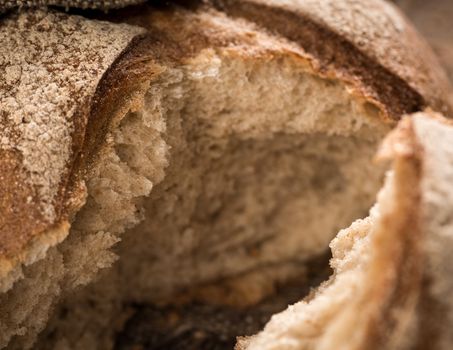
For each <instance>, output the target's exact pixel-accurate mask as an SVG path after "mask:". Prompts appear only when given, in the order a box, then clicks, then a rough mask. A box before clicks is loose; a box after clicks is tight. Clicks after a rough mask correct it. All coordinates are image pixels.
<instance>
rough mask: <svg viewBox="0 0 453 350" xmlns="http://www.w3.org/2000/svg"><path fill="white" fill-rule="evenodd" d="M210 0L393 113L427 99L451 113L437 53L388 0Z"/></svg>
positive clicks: (409, 109)
mask: <svg viewBox="0 0 453 350" xmlns="http://www.w3.org/2000/svg"><path fill="white" fill-rule="evenodd" d="M212 2H213V3H214V5H215V6H216V7H217V8H219V9H222V10H223V11H225V12H226V13H228V14H229V15H231V16H236V17H243V18H246V19H247V20H249V21H252V22H255V23H257V24H258V25H259V26H262V27H265V28H266V29H267V30H268V31H270V32H273V33H276V34H278V35H281V36H284V37H286V38H288V39H290V40H292V41H295V42H297V43H299V44H300V45H301V46H303V47H304V49H305V50H306V51H307V52H308V53H309V54H310V55H311V56H312V59H313V61H314V63H315V64H316V65H318V66H319V67H320V69H322V70H323V71H325V72H326V73H329V74H330V73H332V72H334V74H336V75H341V76H342V77H343V78H344V79H346V80H349V81H350V82H351V85H352V86H353V88H354V89H355V90H357V91H358V92H360V93H362V94H365V95H366V96H367V97H368V98H370V99H371V100H374V103H375V104H377V105H379V107H380V108H382V109H384V110H385V111H386V112H387V113H388V115H389V116H390V117H391V118H393V119H398V118H399V116H400V115H401V114H403V113H408V112H414V111H417V110H420V109H421V108H422V107H423V106H426V105H429V106H432V107H433V108H435V109H437V110H439V111H442V112H444V113H446V114H447V115H452V112H453V102H452V100H451V96H449V92H450V91H451V90H450V86H449V82H448V79H447V78H446V75H445V73H444V72H443V70H442V69H441V68H440V65H439V63H438V61H437V59H436V57H435V56H434V54H433V53H432V51H431V49H430V48H429V46H428V45H427V44H426V42H425V41H424V40H423V39H422V38H420V36H419V35H418V34H417V33H416V31H415V30H414V28H413V27H412V25H411V24H410V23H408V21H407V20H406V18H405V16H404V15H403V14H402V13H401V12H400V11H399V10H398V9H397V8H396V7H395V6H394V5H392V4H390V3H387V2H386V1H379V0H341V1H337V0H325V1H317V0H245V1H243V0H212ZM402 101H404V102H402Z"/></svg>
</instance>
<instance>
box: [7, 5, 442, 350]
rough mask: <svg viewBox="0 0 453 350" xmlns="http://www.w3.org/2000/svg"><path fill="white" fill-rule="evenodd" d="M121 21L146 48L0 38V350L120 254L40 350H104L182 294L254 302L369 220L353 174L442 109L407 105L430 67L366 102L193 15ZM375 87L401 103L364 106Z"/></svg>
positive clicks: (83, 30)
mask: <svg viewBox="0 0 453 350" xmlns="http://www.w3.org/2000/svg"><path fill="white" fill-rule="evenodd" d="M376 4H377V5H376V6H377V7H378V6H379V5H378V4H381V3H380V2H376ZM381 6H382V11H380V12H378V13H380V14H381V15H382V16H383V18H387V17H386V16H388V11H387V10H386V9H387V7H386V6H387V5H384V4H382V5H381ZM376 11H378V10H377V9H376ZM296 12H297V11H294V13H296ZM128 13H129V12H128ZM291 13H292V12H290V13H287V14H286V15H287V16H288V18H290V17H291V16H292V14H291ZM286 15H285V16H286ZM394 15H395V14H394V13H393V12H392V16H394ZM341 16H346V15H345V14H342V13H341V12H339V17H338V18H342V17H341ZM344 18H348V17H347V16H346V17H344ZM122 20H123V21H125V22H129V23H130V24H135V25H139V26H142V27H144V28H145V29H146V34H145V35H144V36H142V37H137V35H139V34H140V33H141V31H140V30H138V29H137V28H136V27H133V26H127V25H121V24H118V25H115V24H111V23H104V22H96V21H93V20H87V19H83V18H80V17H72V16H67V15H63V14H59V13H56V12H52V11H51V12H49V13H46V12H42V11H39V12H24V13H23V14H21V15H16V14H13V15H11V16H10V17H9V18H7V19H5V20H3V21H2V23H1V25H0V37H1V38H2V42H6V43H7V44H6V47H8V48H11V49H8V50H2V51H1V61H0V62H1V64H0V66H1V67H4V69H5V72H7V75H6V77H7V79H6V80H5V81H6V82H7V84H8V85H2V88H1V90H0V105H1V106H2V111H1V112H2V118H3V119H2V120H1V136H2V138H1V142H2V143H1V147H2V151H1V152H2V153H1V157H0V167H1V168H2V172H1V174H2V175H1V176H3V178H2V186H1V191H2V196H1V197H0V198H2V202H1V205H2V206H1V213H2V215H1V216H0V220H2V222H1V224H0V228H1V234H0V239H1V241H0V242H1V243H0V246H1V247H2V249H1V254H2V259H3V260H2V261H3V262H2V271H1V272H2V275H1V279H0V280H1V281H2V288H3V291H4V293H3V295H1V297H0V298H1V300H0V315H1V317H0V327H1V332H0V346H5V345H6V344H9V346H10V347H11V348H26V347H29V346H31V344H32V343H33V341H34V339H35V336H36V334H37V333H38V332H39V331H40V330H41V329H42V328H43V327H44V324H45V322H46V319H47V317H48V315H49V312H50V310H51V309H52V306H53V305H54V304H55V302H56V301H57V300H58V296H59V295H60V294H61V293H62V292H63V294H67V293H68V292H69V291H71V290H73V289H74V288H75V287H77V286H80V285H84V284H86V283H88V282H90V281H91V280H92V279H93V277H94V276H95V275H96V274H97V273H98V270H99V269H101V268H105V267H108V266H110V265H111V264H112V262H113V260H114V254H113V253H112V250H111V247H112V246H113V245H114V244H115V243H116V242H117V241H118V240H119V237H120V235H121V237H122V242H121V243H120V244H118V246H117V247H116V248H115V250H116V253H117V254H118V255H119V256H120V261H119V263H118V264H116V265H115V266H114V268H113V269H112V270H111V272H110V273H109V274H107V275H106V276H104V278H103V279H102V280H101V281H100V282H99V283H98V284H96V285H94V286H93V287H92V288H89V289H86V290H84V291H82V292H81V293H79V294H78V295H74V294H71V295H69V294H68V295H69V296H68V297H67V299H66V300H65V301H64V303H63V304H62V305H63V306H61V308H60V310H67V309H68V308H69V310H70V311H71V312H69V313H67V315H66V317H65V318H64V319H61V318H59V315H60V314H58V313H57V314H55V316H54V318H53V321H52V324H51V325H50V326H49V328H48V333H46V334H47V335H48V336H49V337H47V338H46V335H45V336H44V337H43V343H42V344H45V346H47V347H48V346H50V344H54V345H56V346H59V347H62V348H77V347H78V348H84V349H88V348H90V347H91V348H99V347H101V348H107V347H108V346H110V345H111V344H110V343H109V341H111V340H109V338H108V336H109V335H110V333H109V332H113V326H112V320H113V319H112V318H109V317H110V316H112V315H114V314H115V313H116V312H118V308H120V307H121V301H122V300H126V301H132V302H156V301H167V302H168V301H169V300H172V299H173V296H174V295H175V294H178V293H181V292H182V291H184V290H187V289H190V290H192V289H193V290H195V294H201V295H203V297H205V296H206V295H207V297H209V298H211V299H215V300H216V301H217V302H230V303H236V304H237V303H238V301H240V302H241V303H246V304H247V303H251V302H254V301H256V300H259V299H260V298H261V297H262V296H263V295H265V294H266V293H269V291H272V289H273V285H274V284H275V283H277V282H279V281H281V280H285V279H287V278H290V277H291V276H295V275H299V274H300V273H301V271H303V269H304V266H305V263H306V261H308V260H310V259H311V258H313V257H316V256H317V255H319V254H321V253H322V252H323V251H324V250H325V249H326V247H327V244H328V242H329V241H330V239H331V238H332V236H333V234H334V232H335V231H336V230H337V228H338V226H339V225H344V226H346V225H347V224H348V223H349V222H351V221H352V220H353V219H355V218H357V217H359V216H360V215H362V214H363V212H364V211H366V210H367V208H368V207H369V206H370V205H371V202H372V200H373V197H374V194H375V192H376V191H377V188H378V187H379V186H380V180H381V177H382V170H380V169H377V168H376V167H374V166H372V165H371V164H370V159H371V155H372V154H373V152H374V149H375V146H376V145H377V143H378V142H379V141H380V140H381V139H382V138H383V137H384V135H385V134H386V133H387V132H388V131H389V130H390V128H391V127H392V126H393V124H394V120H395V119H398V117H399V113H400V112H403V111H404V112H406V111H412V110H417V109H421V108H423V107H424V106H425V105H426V104H429V103H430V102H432V104H433V106H434V105H435V106H447V105H448V103H449V102H448V101H447V100H445V101H443V100H442V101H441V102H439V101H440V100H439V101H438V100H434V99H431V98H430V97H429V95H427V96H426V97H425V96H424V95H423V92H424V91H429V89H427V88H426V89H425V88H420V91H418V90H416V89H415V87H411V84H412V85H414V86H419V85H420V84H419V85H417V83H414V81H419V80H417V79H418V78H420V81H421V80H426V83H427V86H431V85H430V84H432V80H433V79H434V80H436V79H437V80H438V86H440V87H442V86H445V83H444V80H443V79H444V78H443V76H442V74H440V73H439V72H438V71H437V68H436V65H435V63H434V61H433V60H432V58H431V54H430V53H429V52H427V53H426V55H425V56H423V57H421V58H420V60H419V61H417V69H418V68H419V67H421V66H420V65H422V66H423V67H424V70H421V73H420V77H418V78H417V79H415V78H414V81H412V80H411V81H407V82H406V81H405V77H406V76H398V75H397V74H398V72H393V73H390V70H388V68H385V67H384V66H379V65H378V66H376V63H373V64H374V67H379V69H378V71H379V72H380V73H379V74H377V75H376V76H374V80H373V83H372V84H370V85H367V81H369V80H366V79H364V78H363V76H362V75H361V74H362V73H361V70H357V72H356V74H357V75H353V74H355V73H354V72H355V71H354V70H353V69H352V67H353V66H354V64H355V63H354V61H352V63H350V66H349V68H347V69H346V68H344V67H343V66H338V65H336V64H333V63H332V64H331V65H329V64H326V60H327V58H326V57H325V56H322V57H321V56H319V57H318V56H315V52H314V51H313V52H312V51H311V49H312V46H310V42H308V44H307V46H304V41H296V40H294V41H292V40H291V38H290V37H288V36H285V35H283V34H281V33H270V32H268V31H267V30H265V29H264V28H262V26H260V25H258V24H256V23H252V22H251V20H250V19H249V20H244V19H239V18H233V17H229V16H227V15H226V14H225V13H222V12H219V11H216V10H214V9H212V8H209V6H208V7H201V8H199V9H198V10H197V11H193V10H185V9H181V8H169V9H166V10H159V11H158V10H156V9H152V8H150V7H148V6H144V7H142V8H140V9H139V11H138V13H137V14H134V13H133V12H132V14H131V13H129V15H128V17H124V18H123V19H122ZM401 21H403V22H402V23H405V22H404V20H403V19H401ZM388 24H389V23H388V22H387V21H382V23H381V22H379V23H376V24H375V25H376V28H375V31H379V30H381V29H382V30H383V28H384V27H386V26H387V25H388ZM404 26H405V27H410V26H409V25H408V24H404ZM408 30H409V29H408ZM301 32H303V28H301ZM59 33H62V34H59ZM63 34H64V35H63ZM313 34H314V35H315V36H316V35H318V40H324V39H325V37H324V36H323V35H322V33H318V32H317V31H315V32H314V33H313ZM399 35H401V33H400V34H399ZM414 35H415V34H414ZM134 38H135V39H134ZM3 40H7V41H3ZM338 40H340V38H338ZM342 40H343V39H342ZM340 41H341V40H340ZM341 43H345V41H344V40H343V41H341ZM386 43H387V44H388V43H389V41H383V43H382V44H383V45H386ZM414 43H415V44H414ZM329 45H330V43H329ZM329 45H326V47H329ZM348 45H349V46H348V47H349V48H351V47H353V45H352V42H351V43H350V44H348ZM405 45H408V46H410V47H411V50H416V49H417V47H418V46H417V45H421V47H423V48H425V46H423V45H424V44H423V43H418V42H417V41H415V42H414V41H412V42H411V41H405V42H404V43H402V46H403V47H404V49H401V52H402V55H403V57H405V56H404V54H407V53H408V52H409V51H410V50H409V48H407V49H406V46H405ZM412 45H416V47H412ZM80 47H82V48H83V49H82V50H81V49H80ZM379 49H382V48H381V47H380V48H379ZM370 50H371V52H372V50H373V47H371V48H370ZM54 52H55V53H56V57H55V54H54ZM24 54H25V56H24ZM29 56H30V57H29ZM361 57H362V56H361ZM370 57H372V56H371V55H369V56H363V57H362V58H361V60H364V62H374V61H373V59H372V58H370ZM424 57H426V58H424ZM406 58H407V62H408V64H409V65H410V64H411V62H413V61H412V60H410V58H409V57H406ZM332 62H335V60H333V61H332ZM54 63H56V66H55V67H54V66H53V64H54ZM344 63H347V62H346V61H344ZM370 64H371V63H370ZM28 69H33V74H32V73H29V70H28ZM431 69H432V70H433V72H435V73H432V72H430V70H431ZM414 70H415V67H414ZM34 72H38V73H39V74H35V73H34ZM382 72H384V73H382ZM88 73H89V74H88ZM382 74H383V75H382ZM390 77H391V78H390ZM428 77H429V78H430V79H428ZM393 83H395V84H396V86H398V91H399V92H401V94H395V95H394V96H393V97H392V98H391V99H387V97H386V96H387V95H382V94H381V93H377V91H381V92H382V91H384V90H385V89H387V88H389V87H391V86H393V85H392V84H393ZM377 87H379V89H378V88H377ZM438 91H439V92H440V93H441V91H442V90H441V89H438ZM389 96H390V95H389ZM257 101H259V103H257ZM439 108H440V107H439ZM12 116H13V117H12ZM35 125H36V126H35ZM36 135H40V136H36ZM41 138H42V141H41ZM36 140H38V141H36ZM346 202H347V203H350V204H349V205H348V206H344V205H343V203H346ZM326 213H327V214H326ZM319 217H323V220H322V222H320V221H319V220H318V219H319ZM140 221H142V224H140V225H138V226H136V227H135V228H133V227H134V226H135V225H137V224H138V223H139V222H140ZM301 227H302V228H303V230H302V231H301ZM126 230H127V231H128V234H125V235H122V234H123V233H124V231H126ZM59 242H61V243H59ZM38 253H39V254H38ZM25 265H27V266H25ZM126 281H127V283H126ZM219 281H220V282H219ZM251 282H252V283H251ZM212 285H216V286H218V285H220V287H219V288H217V287H212ZM225 286H227V287H228V288H226V287H225ZM251 286H253V288H251ZM225 288H226V290H227V292H226V293H225V292H224V290H225ZM225 295H228V298H227V297H226V296H225ZM74 305H77V306H76V307H74ZM106 329H107V330H106ZM106 335H107V337H106ZM52 336H53V337H54V338H52ZM52 339H53V340H52ZM101 344H102V345H101Z"/></svg>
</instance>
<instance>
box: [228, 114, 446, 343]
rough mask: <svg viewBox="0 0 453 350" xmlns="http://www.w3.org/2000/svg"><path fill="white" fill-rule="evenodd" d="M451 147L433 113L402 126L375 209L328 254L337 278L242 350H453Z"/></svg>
mask: <svg viewBox="0 0 453 350" xmlns="http://www.w3.org/2000/svg"><path fill="white" fill-rule="evenodd" d="M452 137H453V125H452V124H451V122H449V121H446V120H445V119H443V118H442V117H441V116H440V115H437V114H434V113H432V112H426V113H418V114H415V115H413V116H411V117H406V118H405V119H404V120H402V121H401V122H400V124H399V126H398V128H397V129H396V130H395V131H393V132H392V133H391V134H390V135H389V136H388V137H387V139H386V140H385V142H384V144H383V146H382V148H381V150H380V154H379V156H380V158H390V159H392V161H393V165H392V170H391V171H390V172H389V173H388V175H387V179H386V183H385V186H384V188H383V189H382V190H381V192H380V194H379V197H378V202H377V204H376V206H375V207H373V209H372V210H371V212H370V216H369V217H367V218H366V219H363V220H357V221H356V222H354V223H353V224H352V225H351V227H349V228H348V229H345V230H342V231H340V233H339V234H338V236H337V237H336V238H335V239H334V240H333V241H332V243H331V244H330V246H331V249H332V253H333V258H332V260H331V265H332V268H333V269H334V273H333V275H332V276H331V278H330V279H329V280H328V281H326V282H325V283H324V284H322V285H321V286H320V287H319V288H318V289H317V290H316V291H315V292H313V293H312V295H311V296H310V297H309V298H307V300H306V301H302V302H300V303H298V304H295V305H293V306H290V307H289V308H288V309H287V310H286V311H284V312H282V313H281V314H278V315H275V316H274V317H273V318H272V320H271V321H270V322H269V323H268V325H267V326H266V328H265V329H264V331H263V332H262V333H260V334H258V335H257V336H255V337H252V338H249V339H243V340H241V341H240V342H239V344H238V346H237V349H250V350H252V349H260V350H266V349H273V350H283V349H285V350H289V349H348V350H354V349H450V348H451V344H452V343H453V338H452V334H451V331H450V330H451V325H452V321H453V312H452V310H453V309H452V298H451V291H452V284H451V279H450V278H449V277H448V276H449V275H450V270H451V262H450V255H451V247H452V244H453V241H452V238H451V232H450V231H451V226H450V225H451V224H452V223H451V220H452V219H451V208H452V206H453V201H452V200H453V196H452V195H451V191H450V189H449V184H450V183H451V181H452V174H453V168H452V165H453V148H452V147H451V144H450V140H451V138H452Z"/></svg>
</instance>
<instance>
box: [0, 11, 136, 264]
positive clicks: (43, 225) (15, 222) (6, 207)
mask: <svg viewBox="0 0 453 350" xmlns="http://www.w3.org/2000/svg"><path fill="white" fill-rule="evenodd" d="M139 33H141V29H139V28H136V27H132V26H128V25H113V24H109V23H103V22H98V21H90V20H86V19H83V18H81V17H75V16H69V15H66V14H61V13H57V12H45V11H40V10H38V11H31V10H30V11H27V12H24V13H21V14H19V15H17V14H14V15H12V16H10V17H9V18H6V19H4V20H3V21H2V23H1V25H0V42H1V43H2V47H1V50H0V71H1V72H3V73H2V79H1V81H0V106H1V110H0V118H1V119H0V183H1V186H0V213H1V215H0V256H1V257H4V256H8V255H14V254H18V253H19V252H20V251H21V250H22V249H23V248H24V246H25V245H26V244H27V243H29V241H30V240H32V238H33V237H35V236H36V235H38V234H40V233H42V232H43V231H44V230H45V229H49V228H51V227H52V225H59V224H61V223H62V221H64V220H66V219H67V218H65V217H64V216H62V215H61V213H62V211H63V207H66V206H68V205H75V203H66V202H65V198H67V195H66V194H65V191H66V190H67V187H66V185H67V182H68V180H69V176H70V172H71V168H72V166H73V164H74V161H75V158H76V155H77V154H78V152H79V150H80V148H81V146H82V143H83V138H84V134H85V127H86V124H87V121H88V114H89V113H90V105H91V102H92V99H93V96H94V95H95V91H96V89H97V86H98V83H99V81H100V80H101V78H102V77H103V75H104V74H105V72H106V71H107V69H108V68H109V66H111V65H112V63H113V62H114V61H115V59H116V58H117V57H118V56H119V55H120V53H121V52H122V51H123V50H124V49H125V48H126V47H127V45H128V44H129V43H130V41H131V40H132V39H133V38H134V37H135V36H137V35H138V34H139ZM49 226H50V227H49Z"/></svg>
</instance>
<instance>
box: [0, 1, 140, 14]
mask: <svg viewBox="0 0 453 350" xmlns="http://www.w3.org/2000/svg"><path fill="white" fill-rule="evenodd" d="M144 1H145V0H0V13H2V12H5V11H7V10H9V9H12V8H16V7H18V8H27V7H30V8H33V7H39V6H44V5H53V6H61V7H64V8H66V9H67V8H70V7H77V8H82V9H101V10H108V9H116V8H120V7H124V6H128V5H133V4H138V3H141V2H144Z"/></svg>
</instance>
